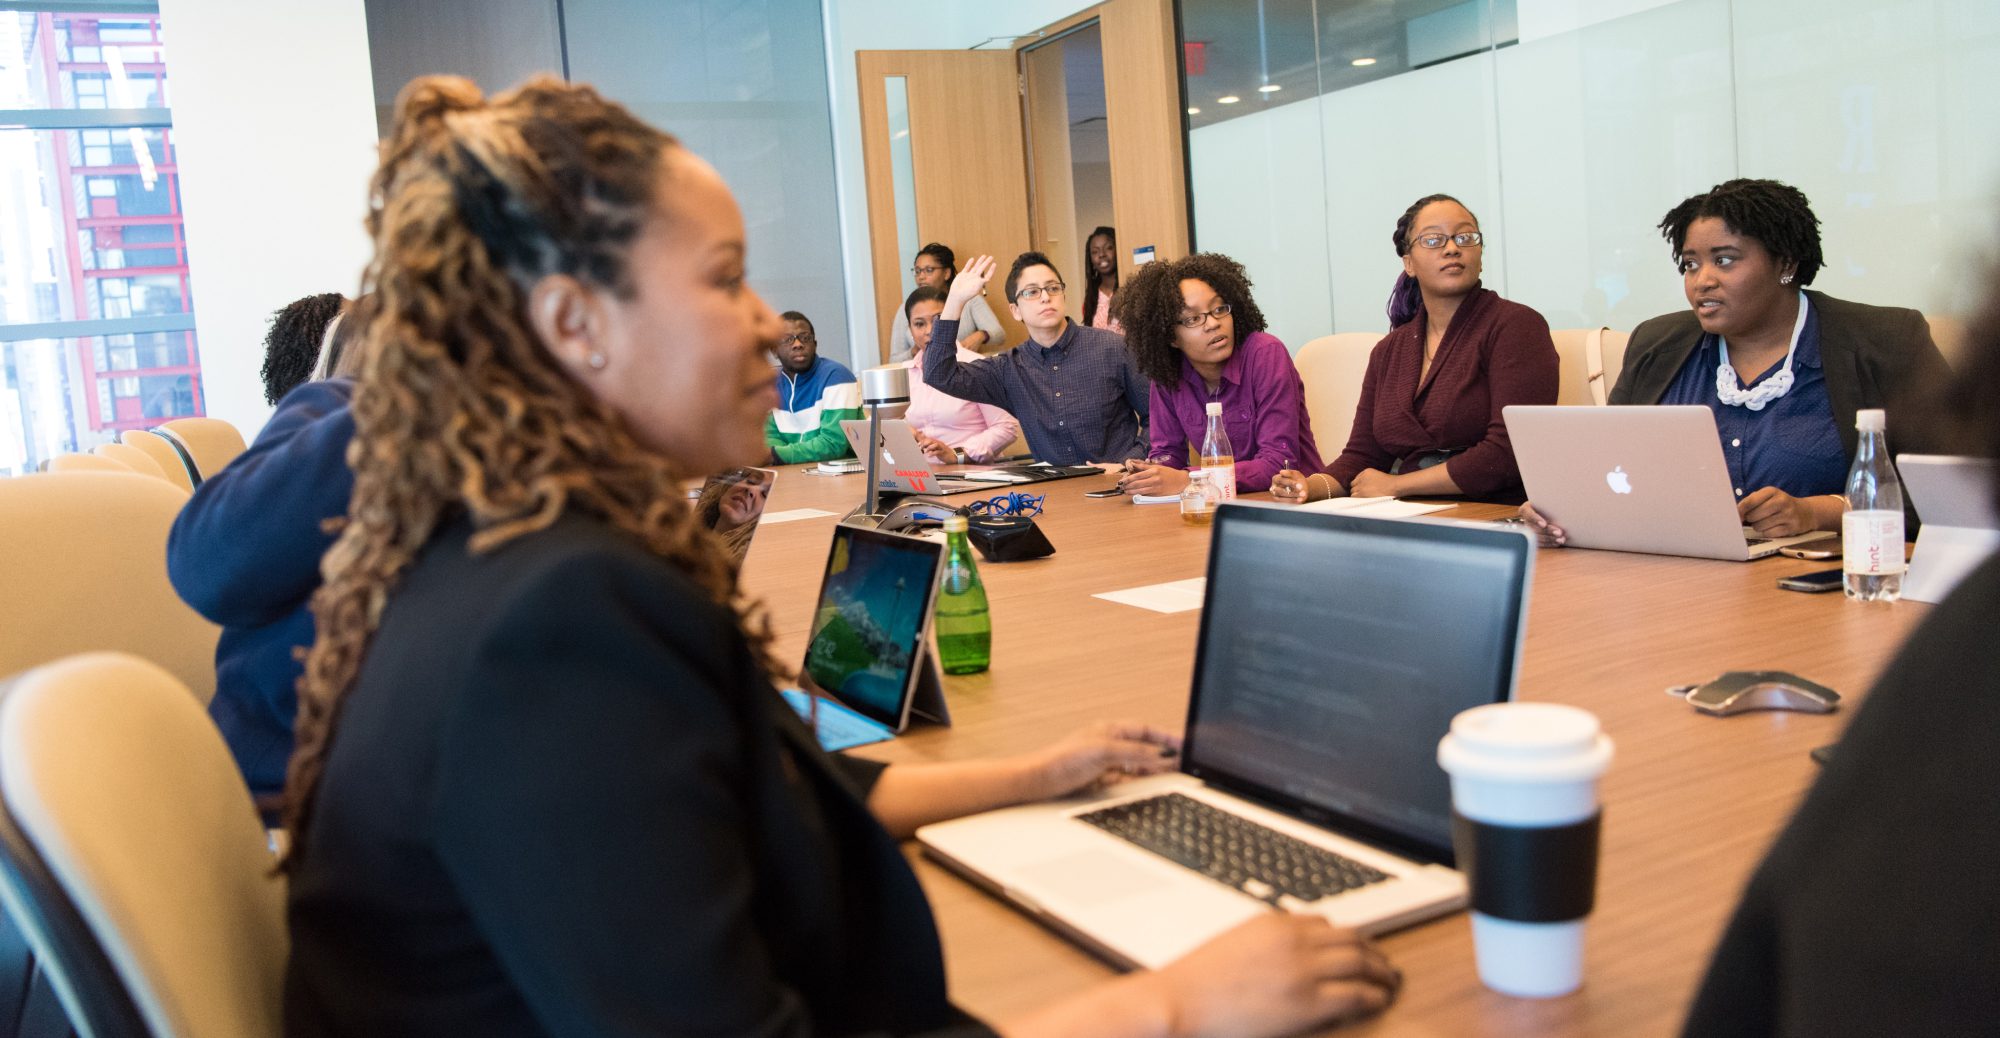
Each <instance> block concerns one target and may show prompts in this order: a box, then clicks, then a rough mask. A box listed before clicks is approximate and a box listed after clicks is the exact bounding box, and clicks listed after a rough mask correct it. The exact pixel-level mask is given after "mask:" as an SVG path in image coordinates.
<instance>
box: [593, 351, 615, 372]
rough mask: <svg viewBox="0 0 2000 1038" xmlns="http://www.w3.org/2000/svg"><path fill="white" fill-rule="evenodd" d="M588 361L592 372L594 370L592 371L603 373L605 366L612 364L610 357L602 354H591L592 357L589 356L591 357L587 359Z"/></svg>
mask: <svg viewBox="0 0 2000 1038" xmlns="http://www.w3.org/2000/svg"><path fill="white" fill-rule="evenodd" d="M587 361H588V363H589V364H590V370H592V371H603V370H604V366H605V365H606V364H609V363H611V358H609V357H606V356H605V355H604V354H602V353H592V354H591V355H590V356H589V357H588V358H587Z"/></svg>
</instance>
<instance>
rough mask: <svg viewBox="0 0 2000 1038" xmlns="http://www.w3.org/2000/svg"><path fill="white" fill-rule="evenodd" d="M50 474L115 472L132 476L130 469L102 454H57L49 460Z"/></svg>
mask: <svg viewBox="0 0 2000 1038" xmlns="http://www.w3.org/2000/svg"><path fill="white" fill-rule="evenodd" d="M49 471H50V472H117V473H122V474H124V475H127V476H129V475H132V467H131V466H130V465H127V464H125V463H124V462H121V461H113V460H112V459H110V458H107V457H105V456H104V455H102V454H58V455H56V456H55V457H53V458H50V459H49Z"/></svg>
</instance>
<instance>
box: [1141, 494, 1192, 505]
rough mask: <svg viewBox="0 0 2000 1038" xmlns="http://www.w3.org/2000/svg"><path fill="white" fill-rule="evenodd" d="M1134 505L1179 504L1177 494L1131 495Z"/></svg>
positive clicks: (1179, 497) (1179, 498) (1179, 500)
mask: <svg viewBox="0 0 2000 1038" xmlns="http://www.w3.org/2000/svg"><path fill="white" fill-rule="evenodd" d="M1132 503H1133V504H1135V505H1177V504H1180V503H1181V496H1180V495H1179V494H1133V495H1132Z"/></svg>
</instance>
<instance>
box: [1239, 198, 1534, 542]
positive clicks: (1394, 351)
mask: <svg viewBox="0 0 2000 1038" xmlns="http://www.w3.org/2000/svg"><path fill="white" fill-rule="evenodd" d="M1391 240H1392V241H1394V242H1395V245H1396V255H1398V256H1401V257H1403V273H1402V274H1401V275H1399V276H1398V277H1397V278H1396V287H1395V289H1394V290H1393V291H1391V292H1390V293H1389V326H1390V329H1391V330H1390V332H1389V334H1388V335H1386V336H1384V337H1383V338H1382V341H1381V342H1380V343H1378V344H1376V346H1375V352H1374V353H1372V354H1370V355H1369V357H1368V372H1367V374H1366V375H1365V376H1364V378H1363V380H1362V383H1361V400H1360V402H1359V404H1358V405H1357V406H1356V407H1355V409H1354V428H1353V431H1352V432H1351V433H1350V434H1349V435H1348V438H1347V449H1345V450H1343V451H1341V452H1340V456H1339V457H1337V458H1335V459H1333V464H1331V465H1329V466H1327V468H1326V471H1325V472H1312V473H1311V474H1310V475H1308V474H1305V473H1302V472H1299V471H1285V472H1280V473H1279V474H1278V476H1277V478H1276V479H1275V480H1273V481H1272V484H1271V493H1272V495H1273V496H1274V497H1276V498H1278V499H1279V500H1282V501H1294V502H1298V501H1317V500H1321V499H1323V498H1328V497H1343V496H1346V495H1349V494H1351V495H1353V496H1355V497H1418V496H1425V497H1428V496H1440V497H1461V496H1462V497H1468V498H1474V499H1478V500H1487V501H1500V502H1505V503H1508V504H1520V503H1521V501H1522V500H1523V499H1524V495H1523V493H1522V490H1521V473H1520V469H1519V468H1518V467H1517V466H1516V465H1515V463H1514V448H1513V445H1512V444H1511V443H1510V442H1509V441H1508V439H1507V425H1506V422H1505V421H1503V420H1502V418H1501V416H1500V409H1501V408H1503V407H1507V406H1508V405H1511V404H1553V403H1555V402H1556V389H1557V379H1558V367H1557V362H1556V347H1555V343H1554V342H1553V341H1552V340H1551V339H1550V338H1549V323H1548V322H1547V321H1545V320H1543V319H1542V315H1541V314H1538V313H1536V312H1535V311H1533V310H1531V309H1529V308H1527V307H1525V306H1522V305H1521V304H1519V303H1514V302H1509V301H1507V300H1505V299H1502V298H1500V296H1499V295H1498V294H1497V293H1495V292H1493V291H1491V290H1490V289H1486V288H1482V287H1480V284H1479V273H1480V259H1481V255H1482V253H1483V251H1484V248H1485V244H1486V241H1485V237H1484V236H1483V235H1481V234H1480V232H1479V220H1478V218H1476V217H1474V216H1473V215H1472V213H1471V211H1469V210H1467V209H1466V208H1465V206H1463V205H1461V204H1460V203H1459V201H1458V200H1457V199H1455V198H1452V197H1451V196H1449V195H1428V196H1426V197H1423V198H1419V199H1417V201H1416V202H1415V204H1413V205H1411V206H1410V208H1408V209H1407V210H1404V212H1403V215H1402V218H1401V219H1399V220H1397V221H1396V230H1395V233H1394V234H1393V235H1392V236H1391ZM1308 471H1310V470H1308Z"/></svg>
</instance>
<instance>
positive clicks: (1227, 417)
mask: <svg viewBox="0 0 2000 1038" xmlns="http://www.w3.org/2000/svg"><path fill="white" fill-rule="evenodd" d="M1115 307H1116V310H1117V313H1118V320H1119V322H1120V323H1122V324H1123V325H1124V326H1125V345H1126V346H1127V347H1128V348H1130V349H1131V351H1132V356H1133V359H1134V360H1135V361H1136V362H1137V363H1138V365H1139V371H1140V373H1142V374H1144V375H1145V376H1146V377H1147V378H1149V379H1151V380H1152V381H1153V392H1152V422H1151V441H1152V445H1151V449H1150V450H1149V451H1148V453H1147V460H1146V462H1145V463H1144V464H1140V465H1136V466H1132V469H1131V471H1129V472H1127V473H1126V474H1125V477H1124V479H1123V480H1122V481H1121V482H1120V485H1121V486H1123V487H1124V488H1125V490H1126V492H1127V493H1134V494H1177V493H1180V491H1181V490H1182V489H1183V488H1185V487H1186V486H1187V482H1188V476H1187V467H1188V455H1189V453H1190V451H1191V450H1199V449H1200V447H1201V441H1202V438H1203V435H1204V434H1205V432H1206V431H1207V427H1208V416H1207V413H1206V412H1207V407H1208V405H1209V404H1210V403H1211V402H1220V403H1221V404H1222V427H1223V430H1224V431H1226V432H1227V433H1228V434H1229V443H1230V446H1231V447H1232V448H1233V449H1234V450H1235V451H1236V489H1237V490H1238V491H1239V492H1241V493H1250V494H1254V493H1258V492H1260V491H1263V490H1265V489H1268V488H1269V487H1270V485H1271V477H1272V476H1274V475H1276V474H1277V473H1278V471H1279V470H1281V469H1284V468H1288V467H1290V466H1291V465H1295V464H1296V465H1300V466H1303V467H1304V470H1305V471H1307V472H1317V471H1319V468H1320V457H1319V448H1318V446H1317V445H1316V444H1315V443H1314V442H1313V434H1312V423H1311V422H1310V421H1309V420H1308V419H1307V417H1306V405H1305V384H1304V383H1303V382H1301V381H1299V370H1298V368H1296V367H1294V366H1292V355H1291V353H1290V351H1288V350H1286V349H1285V344H1284V343H1282V342H1279V341H1278V337H1277V336H1275V335H1272V334H1271V333H1269V332H1267V331H1265V330H1264V327H1265V325H1264V312H1263V311H1262V310H1259V309H1257V302H1256V300H1254V299H1252V298H1251V297H1250V278H1249V276H1248V275H1246V274H1245V273H1244V272H1243V265H1242V264H1241V263H1238V262H1236V261H1235V260H1233V259H1230V258H1229V257H1227V256H1223V255H1220V254H1218V253H1213V252H1202V253H1196V254H1195V255H1192V256H1189V257H1187V258H1185V259H1180V260H1173V261H1167V262H1155V263H1149V264H1147V265H1145V266H1143V267H1140V268H1139V271H1138V273H1136V274H1134V275H1132V281H1131V283H1130V284H1128V285H1126V286H1125V288H1124V290H1123V291H1121V292H1119V293H1118V296H1117V301H1116V303H1115Z"/></svg>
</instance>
